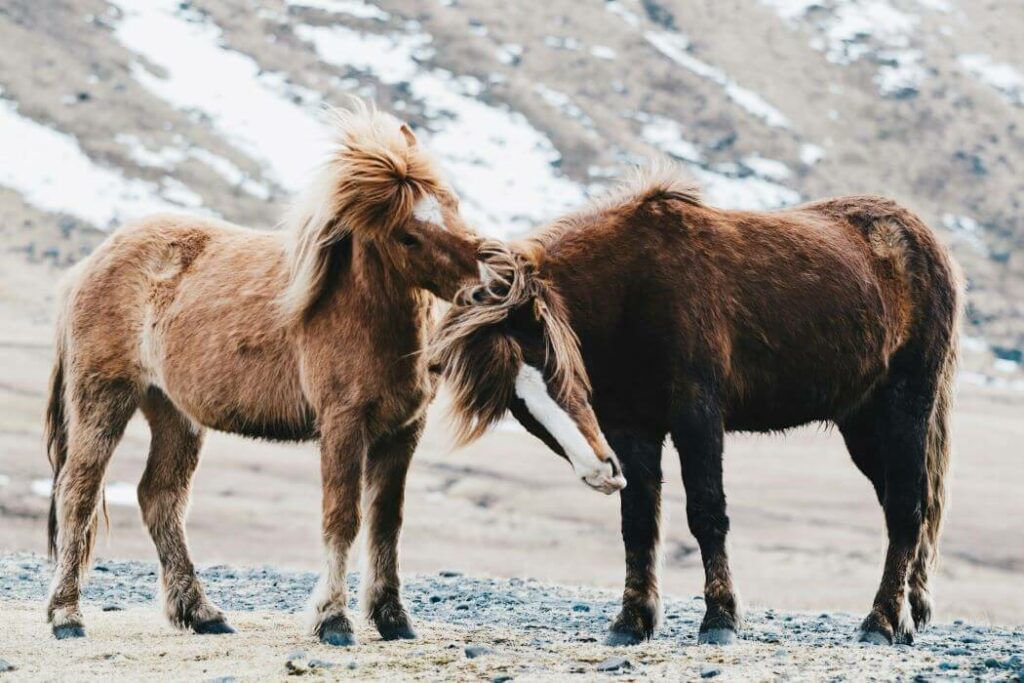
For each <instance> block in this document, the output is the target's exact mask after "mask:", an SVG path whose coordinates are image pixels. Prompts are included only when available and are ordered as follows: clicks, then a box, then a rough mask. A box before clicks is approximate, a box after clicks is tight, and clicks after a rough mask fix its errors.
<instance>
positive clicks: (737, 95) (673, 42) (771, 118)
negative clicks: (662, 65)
mask: <svg viewBox="0 0 1024 683" xmlns="http://www.w3.org/2000/svg"><path fill="white" fill-rule="evenodd" d="M644 38H646V39H647V42H649V43H650V44H651V45H653V46H654V47H655V49H657V50H658V51H659V52H660V53H661V54H663V55H665V56H666V57H668V58H669V59H671V60H672V61H673V62H675V63H676V64H678V65H679V66H681V67H683V68H684V69H688V70H689V71H692V72H693V73H695V74H696V75H698V76H700V77H701V78H704V79H706V80H709V81H711V82H712V83H714V84H716V85H718V86H720V87H721V88H722V90H723V91H724V92H725V95H726V97H728V98H729V99H730V100H732V101H733V102H734V103H735V104H737V105H739V106H740V107H741V108H743V109H745V110H746V111H747V112H748V113H749V114H751V115H753V116H754V117H756V118H758V119H761V120H762V121H764V122H765V123H767V124H768V125H769V126H772V127H774V128H789V119H787V118H786V116H785V115H784V114H783V113H782V112H780V111H779V110H778V109H776V108H775V107H773V106H772V105H770V104H768V102H766V101H765V99H764V98H763V97H761V96H760V95H758V94H757V93H756V92H754V91H753V90H748V89H746V88H744V87H743V86H741V85H740V84H738V83H737V82H736V81H734V80H732V78H730V77H729V76H728V74H726V73H725V72H724V71H722V70H721V69H719V68H717V67H714V66H711V65H710V64H705V63H704V62H702V61H700V60H699V59H696V58H695V57H693V56H692V55H690V53H689V52H688V50H689V47H690V41H689V40H688V39H687V38H686V36H683V35H681V34H679V33H667V32H663V31H647V32H646V33H644Z"/></svg>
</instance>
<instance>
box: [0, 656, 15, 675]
mask: <svg viewBox="0 0 1024 683" xmlns="http://www.w3.org/2000/svg"><path fill="white" fill-rule="evenodd" d="M16 668H18V667H16V666H14V665H13V664H11V663H10V662H8V661H7V660H6V659H0V673H4V672H5V671H14V670H15V669H16Z"/></svg>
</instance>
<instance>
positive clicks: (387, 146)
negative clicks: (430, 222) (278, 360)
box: [281, 99, 443, 320]
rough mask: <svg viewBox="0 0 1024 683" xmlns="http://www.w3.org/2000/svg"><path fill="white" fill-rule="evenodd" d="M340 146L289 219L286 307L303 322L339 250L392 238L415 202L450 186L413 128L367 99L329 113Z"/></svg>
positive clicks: (322, 288)
mask: <svg viewBox="0 0 1024 683" xmlns="http://www.w3.org/2000/svg"><path fill="white" fill-rule="evenodd" d="M329 116H330V118H331V120H332V121H331V122H332V124H333V125H334V128H335V133H334V145H335V146H334V148H333V149H332V150H331V153H330V156H329V157H328V158H327V159H326V160H325V161H324V163H323V164H322V165H321V166H320V168H319V169H318V171H317V173H316V175H315V176H314V178H313V181H312V182H311V183H310V185H309V187H308V188H307V189H306V191H305V192H304V193H303V194H302V195H300V196H299V198H298V199H297V201H296V202H295V203H294V204H293V206H292V208H291V210H290V211H289V212H288V215H287V216H286V217H285V220H284V222H283V229H284V230H285V232H286V233H287V239H288V256H287V259H288V287H287V289H286V290H285V292H284V294H283V295H282V297H281V304H282V307H283V308H284V310H285V312H286V313H287V315H288V316H289V318H291V319H292V320H300V319H302V318H303V316H304V315H305V314H306V313H307V311H309V309H310V308H311V307H312V306H313V304H315V303H316V301H317V299H318V298H319V296H320V294H321V293H322V292H323V290H324V288H325V287H326V286H327V278H328V275H329V271H330V262H331V254H332V251H333V249H334V247H335V245H337V244H338V243H340V242H341V241H343V240H344V239H345V238H347V237H349V236H350V235H365V236H368V237H371V238H378V239H379V238H385V237H388V236H389V235H390V234H391V233H392V232H393V231H394V230H395V229H396V228H397V227H398V226H400V225H402V224H403V223H405V222H406V221H408V220H409V219H410V217H411V215H412V212H413V206H414V205H415V204H416V201H417V200H418V199H419V198H420V197H422V196H424V195H426V194H435V193H437V191H438V190H439V189H440V188H441V187H442V186H443V181H442V180H441V174H440V173H439V171H438V170H437V168H436V166H435V164H434V162H433V160H432V159H431V158H430V156H429V155H428V154H427V153H426V151H425V150H424V149H423V148H422V147H420V146H419V145H418V144H417V141H416V137H415V136H414V135H413V133H412V130H410V129H409V127H408V126H407V125H406V124H404V123H402V122H401V121H399V120H398V119H396V118H395V117H394V116H391V115H390V114H387V113H384V112H381V111H378V110H377V109H376V107H374V106H372V105H367V104H366V103H364V102H362V101H361V100H355V99H354V100H353V102H352V104H351V105H350V107H349V108H348V109H333V110H330V112H329Z"/></svg>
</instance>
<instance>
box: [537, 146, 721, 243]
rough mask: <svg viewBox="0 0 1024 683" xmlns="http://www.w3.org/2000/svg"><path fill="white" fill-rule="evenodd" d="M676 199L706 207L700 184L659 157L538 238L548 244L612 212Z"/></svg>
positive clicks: (633, 168) (672, 163) (630, 170)
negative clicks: (549, 238)
mask: <svg viewBox="0 0 1024 683" xmlns="http://www.w3.org/2000/svg"><path fill="white" fill-rule="evenodd" d="M669 199H674V200H677V201H681V202H686V203H687V204H692V205H694V206H703V205H704V203H703V200H702V199H701V192H700V185H698V184H697V182H696V181H695V180H693V179H692V178H690V177H689V176H688V175H687V173H686V171H684V170H683V169H682V168H680V167H679V166H678V165H677V164H675V163H674V162H672V161H669V160H668V159H665V158H661V157H659V158H655V159H652V160H650V161H649V162H648V163H647V164H645V165H643V166H634V167H632V168H631V169H629V171H627V172H626V174H625V175H624V176H623V178H622V179H620V180H619V182H618V183H617V184H616V185H615V186H614V187H613V188H611V189H610V190H608V192H606V193H605V194H603V195H601V196H599V197H596V198H595V199H592V200H591V201H590V202H589V203H588V204H587V205H586V206H584V207H583V208H582V209H580V210H579V211H575V212H573V213H570V214H567V215H565V216H562V217H561V218H559V219H557V220H556V221H555V222H554V223H552V224H551V225H550V226H549V227H548V228H546V229H544V230H542V231H541V232H540V233H539V234H538V235H537V236H536V238H537V239H538V240H540V241H541V242H544V241H545V237H546V236H548V235H554V234H557V233H559V232H560V231H561V230H563V229H565V228H571V227H576V226H579V225H581V224H584V223H589V222H591V221H592V220H594V219H595V218H597V217H598V216H600V215H601V214H604V213H608V212H610V211H630V210H633V211H635V210H636V209H639V208H640V207H641V206H643V205H644V204H646V203H648V202H652V201H658V200H669Z"/></svg>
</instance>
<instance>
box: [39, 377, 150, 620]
mask: <svg viewBox="0 0 1024 683" xmlns="http://www.w3.org/2000/svg"><path fill="white" fill-rule="evenodd" d="M70 399H71V400H70V405H69V420H68V455H67V461H66V462H65V463H64V466H63V468H62V469H61V471H60V475H59V476H58V477H57V480H56V482H55V483H54V486H55V488H54V493H53V495H54V506H55V515H56V520H57V538H56V560H57V566H56V571H55V573H54V580H53V587H52V588H51V591H50V598H49V601H48V603H47V608H46V614H47V618H48V620H49V622H50V623H51V625H52V627H53V634H54V635H55V636H56V637H57V638H77V637H82V636H84V635H85V626H84V623H83V621H82V613H81V610H80V608H79V599H80V593H81V584H82V581H83V580H84V578H85V574H86V572H87V571H88V563H89V557H90V555H91V554H92V547H93V544H94V543H95V540H96V538H95V536H96V526H97V522H98V520H97V507H98V504H99V501H100V495H101V490H102V488H103V477H104V474H105V473H106V470H107V464H108V463H109V462H110V456H111V455H112V454H113V452H114V448H115V447H116V446H117V444H118V443H119V442H120V441H121V437H122V435H123V434H124V428H125V426H127V424H128V420H129V419H131V416H132V413H134V412H135V408H136V407H137V404H138V393H137V389H136V387H135V386H134V385H133V384H131V383H130V382H127V381H110V380H103V381H99V380H97V381H94V382H92V383H89V384H83V385H80V386H78V387H74V388H73V389H72V391H71V392H70Z"/></svg>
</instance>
